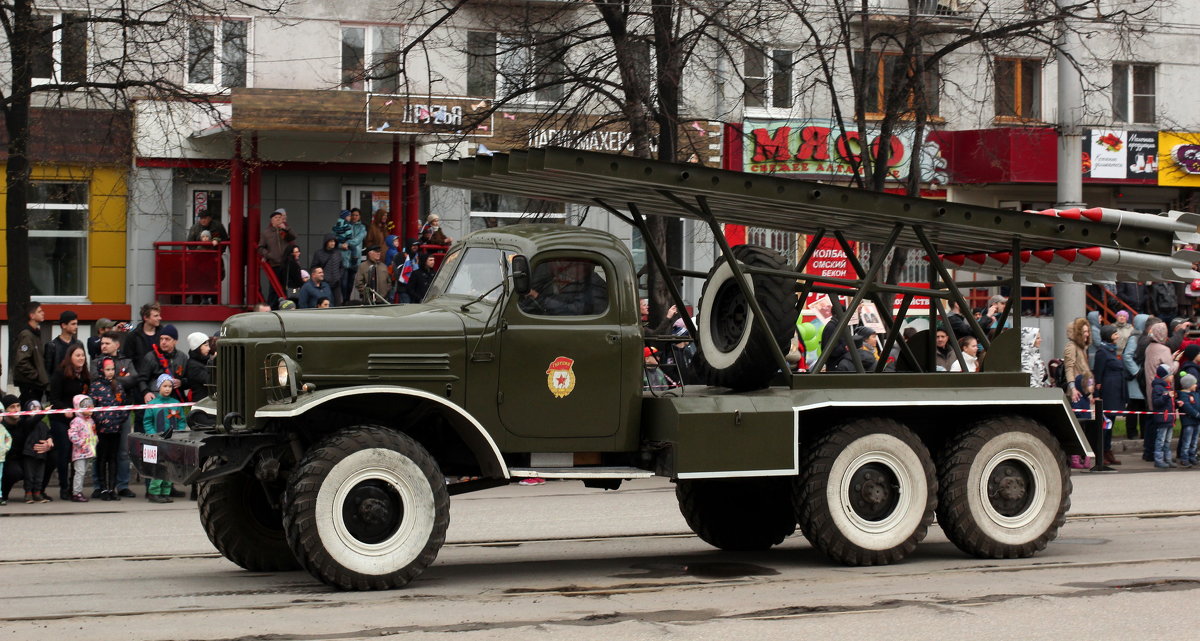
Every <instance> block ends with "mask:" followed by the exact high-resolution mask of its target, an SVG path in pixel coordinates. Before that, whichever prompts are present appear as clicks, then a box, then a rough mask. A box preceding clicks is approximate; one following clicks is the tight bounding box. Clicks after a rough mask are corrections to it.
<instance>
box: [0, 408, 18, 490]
mask: <svg viewBox="0 0 1200 641" xmlns="http://www.w3.org/2000/svg"><path fill="white" fill-rule="evenodd" d="M3 405H4V408H5V409H4V410H3V411H4V412H10V411H17V410H19V409H21V401H20V399H18V398H17V397H16V396H13V395H12V394H5V395H4V403H3ZM9 406H13V408H14V409H12V410H10V409H8V407H9ZM10 418H12V419H13V420H12V421H10V420H9V419H10ZM15 422H16V420H15V417H8V416H5V417H4V420H3V421H0V479H2V478H4V457H6V456H8V450H10V449H11V448H12V444H13V439H12V434H9V433H8V425H6V424H9V423H15ZM0 505H8V497H7V496H4V495H3V494H0Z"/></svg>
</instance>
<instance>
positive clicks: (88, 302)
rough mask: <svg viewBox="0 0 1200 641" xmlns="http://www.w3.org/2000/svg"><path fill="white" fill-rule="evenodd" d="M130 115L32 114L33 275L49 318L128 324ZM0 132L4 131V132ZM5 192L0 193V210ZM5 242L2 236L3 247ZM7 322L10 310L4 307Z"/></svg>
mask: <svg viewBox="0 0 1200 641" xmlns="http://www.w3.org/2000/svg"><path fill="white" fill-rule="evenodd" d="M129 125H130V118H129V113H128V112H119V111H88V110H75V109H35V110H34V111H33V113H32V115H31V128H32V136H31V139H32V140H33V141H34V142H33V145H32V148H31V149H30V158H31V161H32V169H31V176H30V178H31V181H32V182H31V185H30V188H29V190H28V193H27V200H28V204H27V208H28V215H29V245H28V246H29V265H30V269H29V276H30V285H31V289H32V293H31V295H32V298H33V299H34V300H38V301H41V302H42V303H45V305H44V307H45V309H46V317H47V318H48V319H54V318H57V316H58V314H59V313H60V312H61V311H62V310H64V309H68V308H69V309H71V310H73V311H75V312H76V313H77V314H78V315H79V319H80V321H81V324H86V323H87V322H89V321H94V320H96V319H98V318H101V317H108V318H112V319H118V320H123V319H128V318H129V316H130V307H129V304H128V301H127V299H126V290H125V286H126V278H127V274H126V266H125V246H126V231H127V230H126V212H127V208H128V189H127V179H128V169H127V167H128V162H129V161H128V150H129V142H130V127H129ZM0 130H2V128H0ZM5 196H6V192H5V193H0V209H2V208H3V207H4V206H5V205H4V200H5ZM6 242H7V238H5V236H4V232H3V230H0V243H6ZM7 263H8V260H7V253H5V254H3V255H0V299H2V300H5V301H7V299H8V289H7V286H8V264H7ZM0 308H3V310H4V311H2V312H0V314H3V315H4V317H5V318H7V307H6V306H0Z"/></svg>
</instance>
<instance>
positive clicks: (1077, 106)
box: [1016, 0, 1086, 353]
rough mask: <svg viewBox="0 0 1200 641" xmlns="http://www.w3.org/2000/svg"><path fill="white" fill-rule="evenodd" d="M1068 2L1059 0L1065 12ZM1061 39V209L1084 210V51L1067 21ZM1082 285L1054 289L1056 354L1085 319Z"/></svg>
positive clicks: (1059, 82)
mask: <svg viewBox="0 0 1200 641" xmlns="http://www.w3.org/2000/svg"><path fill="white" fill-rule="evenodd" d="M1067 1H1068V0H1058V2H1057V4H1058V7H1059V9H1060V10H1061V9H1062V7H1063V5H1064V4H1066V2H1067ZM1059 29H1060V30H1061V31H1060V32H1059V35H1058V65H1057V66H1058V195H1057V198H1058V202H1057V203H1056V204H1055V205H1054V206H1055V207H1056V208H1058V209H1069V208H1071V207H1082V206H1084V203H1083V172H1082V169H1081V167H1082V166H1083V156H1082V154H1083V81H1082V79H1081V78H1080V76H1079V67H1077V66H1076V57H1075V54H1077V53H1079V52H1080V51H1082V49H1081V48H1080V47H1079V46H1078V38H1077V36H1076V34H1075V33H1074V32H1072V31H1071V30H1070V29H1068V28H1067V24H1066V20H1063V22H1062V24H1061V25H1060V26H1059ZM1085 291H1086V290H1085V289H1084V285H1083V284H1082V283H1058V284H1056V285H1054V341H1053V344H1054V346H1055V350H1056V351H1057V352H1059V353H1062V349H1063V347H1064V346H1065V345H1066V340H1067V326H1068V325H1070V324H1071V321H1072V320H1074V319H1076V318H1078V317H1080V316H1083V315H1084V313H1085V309H1086V296H1085ZM1016 311H1017V313H1020V310H1016Z"/></svg>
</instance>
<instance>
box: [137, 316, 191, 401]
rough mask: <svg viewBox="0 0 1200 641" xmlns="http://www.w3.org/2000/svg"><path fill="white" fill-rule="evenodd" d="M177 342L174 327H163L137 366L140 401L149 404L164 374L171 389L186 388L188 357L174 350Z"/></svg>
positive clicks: (177, 335) (177, 337) (177, 338)
mask: <svg viewBox="0 0 1200 641" xmlns="http://www.w3.org/2000/svg"><path fill="white" fill-rule="evenodd" d="M178 342H179V330H177V329H175V326H174V325H163V328H162V332H161V333H159V335H158V344H157V345H155V346H154V347H153V348H152V349H151V350H150V352H149V353H147V354H146V355H145V356H144V357H143V358H142V362H141V363H140V364H139V365H138V381H139V387H140V392H141V397H142V399H143V400H144V401H145V402H147V403H149V402H150V401H151V400H153V399H154V396H155V393H156V392H157V391H158V387H159V386H158V384H157V383H156V381H158V379H159V377H161V376H162V375H164V374H166V375H168V376H170V377H171V379H172V380H173V383H172V387H171V389H172V390H173V391H180V390H182V389H186V387H187V366H188V356H187V354H185V353H183V352H182V351H180V350H178V349H175V346H176V344H177V343H178Z"/></svg>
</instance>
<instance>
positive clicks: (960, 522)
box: [937, 417, 1071, 559]
mask: <svg viewBox="0 0 1200 641" xmlns="http://www.w3.org/2000/svg"><path fill="white" fill-rule="evenodd" d="M1064 459H1065V455H1064V454H1063V451H1062V448H1060V447H1059V445H1058V442H1057V441H1056V440H1055V439H1054V437H1053V436H1052V435H1051V434H1050V432H1049V431H1047V430H1046V428H1045V427H1043V426H1042V425H1040V424H1039V423H1036V422H1034V421H1032V420H1030V419H1027V418H1021V417H1000V418H994V419H989V420H986V421H983V422H982V423H979V424H978V425H976V426H974V427H972V428H971V429H969V430H967V431H966V432H963V433H962V434H960V435H959V436H957V437H956V438H954V439H953V440H951V441H950V443H948V444H947V446H946V448H945V450H944V452H943V454H942V455H941V456H940V457H939V459H938V478H939V480H940V486H941V498H940V500H939V502H938V510H937V516H938V523H939V524H940V525H941V526H942V530H943V531H945V533H946V537H947V538H949V539H950V541H951V542H953V543H954V545H956V546H958V548H959V549H960V550H962V551H964V552H966V553H968V554H972V555H974V556H977V557H981V558H988V559H1007V558H1021V557H1028V556H1032V555H1034V554H1035V553H1037V552H1039V551H1041V550H1043V549H1045V548H1046V545H1047V544H1048V543H1049V542H1050V541H1052V540H1054V538H1055V537H1057V536H1058V529H1059V528H1061V527H1062V526H1063V524H1064V523H1066V519H1067V509H1068V508H1070V506H1071V477H1070V474H1069V472H1068V470H1067V466H1066V463H1065V461H1064Z"/></svg>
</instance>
